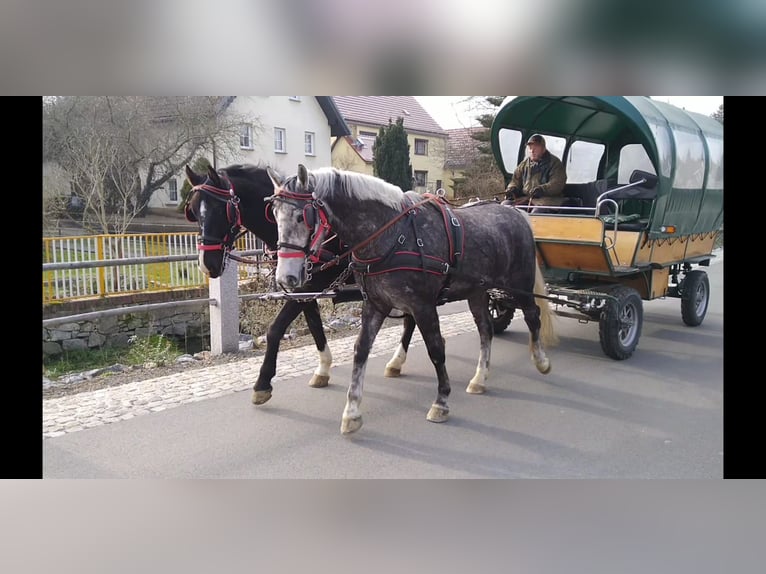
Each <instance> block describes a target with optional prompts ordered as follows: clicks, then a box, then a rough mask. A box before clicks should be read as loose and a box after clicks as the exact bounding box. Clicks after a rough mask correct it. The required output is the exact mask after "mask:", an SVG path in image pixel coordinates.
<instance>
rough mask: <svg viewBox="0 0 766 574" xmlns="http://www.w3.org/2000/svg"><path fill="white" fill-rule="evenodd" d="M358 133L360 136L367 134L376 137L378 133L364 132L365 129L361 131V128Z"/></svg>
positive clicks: (369, 136)
mask: <svg viewBox="0 0 766 574" xmlns="http://www.w3.org/2000/svg"><path fill="white" fill-rule="evenodd" d="M359 135H360V136H367V137H368V138H376V137H378V134H376V133H375V132H365V131H362V130H359Z"/></svg>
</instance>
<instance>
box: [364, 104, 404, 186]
mask: <svg viewBox="0 0 766 574" xmlns="http://www.w3.org/2000/svg"><path fill="white" fill-rule="evenodd" d="M372 152H373V156H374V159H373V173H374V174H375V175H376V176H377V177H379V178H381V179H383V180H385V181H387V182H388V183H392V184H394V185H398V186H399V187H400V188H401V189H402V191H408V190H410V189H412V187H413V185H412V164H410V146H409V144H408V143H407V131H406V130H405V129H404V118H401V117H400V118H397V120H396V123H393V122H392V121H391V120H390V119H389V120H388V125H387V126H383V127H381V128H380V130H379V132H378V138H377V139H376V140H375V143H374V144H373V146H372Z"/></svg>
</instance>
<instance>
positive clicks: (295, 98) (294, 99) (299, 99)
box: [287, 96, 301, 102]
mask: <svg viewBox="0 0 766 574" xmlns="http://www.w3.org/2000/svg"><path fill="white" fill-rule="evenodd" d="M287 98H288V99H289V100H290V101H291V102H300V101H301V97H300V96H287Z"/></svg>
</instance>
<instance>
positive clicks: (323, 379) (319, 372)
mask: <svg viewBox="0 0 766 574" xmlns="http://www.w3.org/2000/svg"><path fill="white" fill-rule="evenodd" d="M303 316H304V317H305V318H306V324H307V325H308V327H309V331H310V332H311V336H312V337H314V343H315V344H316V346H317V352H318V353H319V364H318V365H317V368H316V370H315V371H314V375H313V376H312V377H311V380H310V381H309V386H310V387H314V388H316V389H319V388H321V387H326V386H327V385H328V384H329V382H330V367H331V366H332V353H330V347H328V346H327V337H326V336H325V334H324V327H323V326H322V316H321V314H320V313H319V304H318V303H317V302H316V301H310V302H309V303H307V304H306V306H305V307H304V308H303Z"/></svg>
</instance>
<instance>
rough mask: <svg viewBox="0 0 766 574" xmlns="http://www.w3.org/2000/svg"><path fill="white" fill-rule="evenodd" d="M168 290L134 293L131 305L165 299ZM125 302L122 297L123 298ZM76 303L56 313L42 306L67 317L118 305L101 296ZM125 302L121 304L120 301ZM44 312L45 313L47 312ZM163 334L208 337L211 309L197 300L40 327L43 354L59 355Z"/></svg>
mask: <svg viewBox="0 0 766 574" xmlns="http://www.w3.org/2000/svg"><path fill="white" fill-rule="evenodd" d="M199 297H207V290H205V291H204V292H203V293H190V292H186V293H185V294H184V296H183V297H177V296H171V297H170V299H180V298H183V299H195V298H199ZM168 298H169V294H167V293H164V294H155V295H154V296H153V297H145V296H144V297H140V298H136V297H133V298H132V299H131V300H130V301H129V302H130V304H132V305H135V304H141V303H142V302H143V303H156V302H158V301H159V300H163V299H164V300H167V299H168ZM123 302H124V301H123ZM78 303H79V304H76V305H68V306H57V307H56V308H55V313H54V312H53V310H51V309H49V310H48V311H49V312H48V313H46V310H45V309H44V310H43V317H44V318H49V317H53V316H56V317H66V316H69V315H77V314H79V313H83V312H93V311H97V310H99V309H98V308H99V307H100V308H104V309H106V308H117V307H120V306H121V305H119V304H116V303H117V302H116V301H111V305H109V304H108V303H106V302H105V301H104V300H99V301H91V302H87V303H84V302H78ZM122 306H124V305H122ZM46 315H47V316H46ZM157 334H161V335H165V336H168V337H171V338H174V339H176V340H181V341H183V340H189V339H196V340H199V339H207V340H208V341H209V339H210V309H209V306H208V305H205V304H204V303H200V304H199V305H195V306H189V305H185V306H178V307H168V308H163V309H154V310H151V311H147V312H136V311H134V312H131V313H126V314H124V315H111V316H106V317H99V318H94V319H88V320H79V321H72V322H67V323H60V324H56V325H52V326H49V327H45V326H44V327H43V357H48V356H55V355H60V354H61V353H63V352H65V351H74V350H87V349H99V348H102V347H125V346H127V345H128V341H129V339H130V338H131V337H133V336H136V337H148V336H149V335H157Z"/></svg>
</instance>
